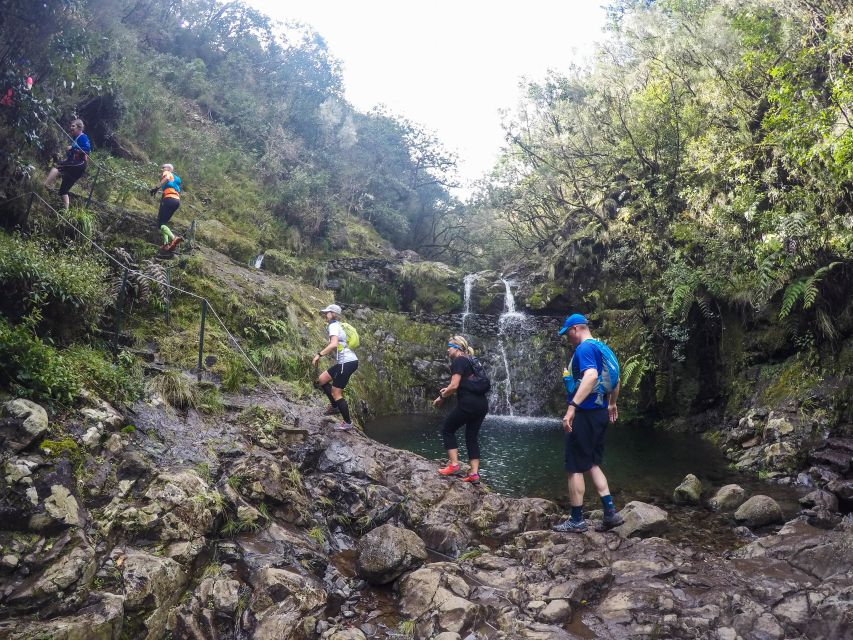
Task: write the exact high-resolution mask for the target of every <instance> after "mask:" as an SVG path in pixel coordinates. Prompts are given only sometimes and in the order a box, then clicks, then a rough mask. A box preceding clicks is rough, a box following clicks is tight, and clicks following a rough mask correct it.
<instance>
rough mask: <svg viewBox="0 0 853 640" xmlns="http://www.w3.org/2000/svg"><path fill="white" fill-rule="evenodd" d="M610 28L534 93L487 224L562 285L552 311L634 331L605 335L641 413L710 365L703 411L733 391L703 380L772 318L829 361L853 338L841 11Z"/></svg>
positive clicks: (714, 10) (486, 203)
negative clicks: (581, 63) (578, 293)
mask: <svg viewBox="0 0 853 640" xmlns="http://www.w3.org/2000/svg"><path fill="white" fill-rule="evenodd" d="M608 12H609V35H608V40H607V42H606V43H604V45H603V47H602V48H601V49H600V50H599V51H598V53H597V56H596V62H595V65H593V66H592V67H591V68H589V69H581V68H575V69H571V70H569V71H568V72H562V73H560V72H554V73H552V74H551V75H550V77H549V78H547V80H545V81H544V82H539V83H530V84H528V86H527V93H526V97H525V101H524V104H523V106H522V107H521V108H520V109H519V111H518V112H517V113H516V114H515V116H514V117H513V118H511V119H510V120H509V121H508V123H507V129H506V133H507V139H508V140H509V142H510V147H509V149H508V151H507V153H506V155H505V157H504V158H503V159H502V161H501V162H500V163H499V164H498V166H497V168H496V170H495V174H494V176H493V178H494V179H493V180H492V181H491V182H490V183H489V184H488V185H486V186H485V187H484V189H483V191H482V193H481V194H480V197H479V203H478V207H479V208H480V210H481V212H482V213H481V217H483V216H484V217H490V218H491V219H493V220H494V221H495V224H494V227H495V228H496V229H498V230H499V231H500V232H501V233H502V234H503V235H504V237H505V238H507V240H508V241H510V242H511V243H512V244H513V245H514V246H515V252H514V253H515V255H517V256H518V257H519V259H525V258H526V259H527V260H528V263H529V264H530V266H531V268H532V269H534V270H538V271H540V273H542V274H544V277H545V279H546V281H551V282H554V283H555V285H556V286H555V287H553V289H552V299H553V300H560V297H559V296H560V295H561V294H562V292H563V291H565V290H572V289H575V290H577V289H578V288H579V287H582V288H583V291H584V292H585V293H584V299H585V305H584V306H585V307H586V309H587V311H588V312H589V313H591V314H592V315H593V317H595V318H597V319H598V318H599V317H604V316H605V315H606V313H608V312H610V311H612V310H623V311H625V312H630V314H631V315H630V317H632V318H633V320H632V321H631V322H627V323H626V322H624V321H623V322H622V323H621V324H619V325H618V328H617V326H615V325H614V326H613V327H612V328H613V329H616V331H614V333H626V332H627V333H632V334H633V335H634V336H635V338H636V339H635V340H633V341H632V342H631V343H630V344H625V345H624V347H625V348H624V349H623V350H622V353H624V354H626V356H625V360H626V361H627V362H626V367H625V369H626V382H627V383H628V385H629V386H632V387H636V388H637V389H638V390H639V392H640V393H641V394H642V395H643V397H644V398H645V399H646V402H647V403H649V404H651V403H664V402H670V403H674V401H675V399H676V398H678V397H679V392H678V387H679V383H678V382H677V381H678V380H683V379H684V377H685V374H686V373H687V371H688V368H689V367H690V366H691V365H690V364H689V363H690V362H704V363H705V365H704V366H703V367H701V370H700V371H699V375H700V379H699V381H698V385H696V386H697V389H699V391H700V392H701V394H705V398H706V399H707V398H713V397H715V395H716V394H720V393H722V392H724V391H725V389H724V388H723V386H722V385H723V384H724V383H721V381H720V379H719V377H718V373H719V372H718V368H717V365H714V364H711V366H708V363H714V362H715V361H717V360H718V359H719V355H718V354H719V351H720V349H721V347H722V345H723V342H724V340H725V333H726V331H727V330H728V329H729V328H730V327H732V326H737V325H743V324H746V325H748V326H749V325H758V324H761V323H765V322H768V321H770V322H772V321H773V320H772V318H768V316H770V315H775V316H777V318H778V321H779V322H783V323H784V325H785V330H786V334H787V336H786V338H787V339H786V342H787V343H788V344H789V345H790V346H789V347H788V349H789V353H791V351H803V350H808V349H811V350H815V349H817V350H821V351H822V353H823V356H824V357H822V358H821V360H822V361H826V360H827V359H831V358H833V354H834V353H835V352H836V351H837V350H836V349H835V348H834V345H836V344H837V342H838V341H839V340H840V339H841V338H842V337H843V336H847V335H850V332H851V329H853V307H851V304H850V301H851V299H853V295H851V294H853V278H851V276H852V275H853V271H851V257H853V200H851V197H850V193H851V191H850V186H851V178H853V119H851V110H850V96H851V95H853V71H851V69H853V65H851V64H850V61H851V59H853V31H851V29H850V17H849V11H848V10H847V8H846V5H845V3H841V2H836V1H834V0H819V1H817V2H805V1H802V2H801V1H797V0H795V1H793V2H787V3H778V2H771V1H769V0H740V1H738V2H722V1H712V0H700V1H699V2H678V1H670V0H657V1H653V2H648V1H645V0H617V1H616V2H612V3H611V4H610V6H609V7H608ZM543 290H544V291H547V289H542V288H540V290H539V293H541V292H542V291H543ZM573 304H577V302H574V301H573ZM547 305H548V301H547V300H537V306H547ZM578 306H580V305H578ZM599 314H600V315H599ZM636 325H641V326H642V327H643V331H637V330H635V328H634V327H635V326H636ZM599 326H601V325H599ZM730 355H734V356H735V357H739V356H737V354H730ZM694 400H702V397H700V396H695V397H694Z"/></svg>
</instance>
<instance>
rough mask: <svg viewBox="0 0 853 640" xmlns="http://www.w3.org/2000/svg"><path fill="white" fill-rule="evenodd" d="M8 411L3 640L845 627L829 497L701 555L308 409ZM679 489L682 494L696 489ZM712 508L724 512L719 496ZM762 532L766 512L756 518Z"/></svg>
mask: <svg viewBox="0 0 853 640" xmlns="http://www.w3.org/2000/svg"><path fill="white" fill-rule="evenodd" d="M91 405H92V406H90V407H87V408H86V409H84V410H83V411H81V412H74V413H71V414H68V415H64V416H52V417H51V421H50V424H49V423H48V416H47V414H46V413H45V412H44V410H43V409H42V408H41V407H39V406H38V405H34V404H32V403H29V402H27V401H21V400H17V401H13V402H10V403H6V406H5V408H4V416H5V417H4V419H3V421H2V423H0V434H2V443H0V447H2V469H3V474H2V479H0V489H2V491H0V496H2V497H0V546H1V547H2V548H1V549H0V638H2V639H15V640H21V639H24V638H27V639H35V638H53V639H65V640H71V639H83V638H86V639H108V638H109V639H118V638H133V639H136V638H150V639H155V638H198V639H202V638H204V639H208V638H221V639H232V638H233V639H237V638H258V639H273V638H275V639H291V638H292V639H294V640H295V639H313V638H331V639H334V640H347V639H349V640H358V639H362V638H392V637H393V638H401V637H414V638H436V639H440V640H453V639H457V640H459V639H462V638H480V639H485V638H531V639H543V640H544V639H550V638H554V639H561V638H718V639H721V640H722V639H736V638H744V639H749V638H773V639H780V640H781V639H793V638H815V639H817V638H845V637H849V633H850V629H851V628H853V519H851V517H850V516H849V515H848V516H846V517H842V515H841V514H840V513H838V511H837V509H838V505H837V502H836V503H835V504H833V503H832V501H831V500H830V499H828V498H827V496H825V495H824V494H822V493H817V494H814V495H812V496H811V501H812V503H811V504H810V505H809V506H808V509H807V510H806V511H804V512H803V513H801V514H799V515H798V516H797V517H795V518H794V519H793V520H791V521H789V522H787V523H786V524H784V525H783V526H782V527H781V528H779V529H772V530H770V531H769V532H768V531H767V530H766V529H765V530H761V529H756V532H757V533H758V534H759V537H753V534H751V533H749V532H747V531H744V535H745V536H747V537H745V538H744V543H743V545H742V546H741V547H739V548H737V549H736V550H732V551H731V552H726V553H709V552H707V551H704V550H700V549H697V548H694V547H692V546H691V545H690V544H689V541H680V542H673V541H670V540H668V539H666V537H665V536H666V528H667V523H668V520H669V516H668V514H667V513H666V511H664V510H662V509H660V508H659V507H656V506H654V505H649V504H645V503H642V502H636V501H635V502H632V503H630V504H628V505H626V506H625V508H624V510H623V515H625V516H626V525H624V526H623V527H620V528H619V529H618V530H614V531H612V532H606V533H597V532H595V531H593V530H590V532H588V533H586V534H581V535H578V534H558V533H554V532H552V531H550V525H552V524H553V523H555V522H556V521H557V520H558V519H560V518H561V517H562V514H561V513H560V509H559V507H558V506H557V505H555V504H554V503H553V502H550V501H548V500H544V499H537V498H519V499H513V498H508V497H505V496H501V495H498V494H496V493H492V492H490V491H488V489H487V487H485V486H484V485H481V486H479V487H476V486H470V485H466V484H463V483H461V482H458V481H454V480H448V479H445V478H441V477H439V476H438V475H437V474H436V473H435V464H434V463H433V462H430V461H428V460H426V459H424V458H422V457H419V456H417V455H414V454H410V453H406V452H402V451H398V450H395V449H392V448H390V447H387V446H384V445H381V444H379V443H377V442H375V441H373V440H371V439H369V438H367V437H366V436H364V435H363V434H361V433H359V432H350V433H346V432H344V433H341V432H334V431H332V430H331V428H330V425H329V424H328V423H324V421H323V418H321V416H320V412H319V410H318V409H315V408H311V407H304V406H298V405H295V404H282V403H281V402H280V401H279V400H278V399H276V398H274V397H268V396H262V395H258V396H253V397H232V398H228V401H227V402H226V410H225V412H224V413H223V414H222V415H218V416H202V415H199V414H197V413H196V412H195V411H192V410H191V411H189V412H188V413H180V412H176V411H175V410H173V409H172V408H170V407H168V406H166V405H164V404H163V403H162V402H158V401H157V400H156V399H155V401H153V402H149V403H138V404H137V405H135V406H134V407H133V408H132V410H130V411H128V412H126V413H124V414H123V413H120V412H118V411H116V410H115V409H113V408H112V407H110V406H109V405H107V404H106V403H103V402H101V401H98V400H95V399H91ZM685 490H686V489H685ZM721 508H723V507H722V506H721ZM744 523H745V524H747V525H753V526H754V527H759V526H760V525H761V524H762V523H761V522H759V521H757V520H756V521H754V522H753V521H746V520H745V521H744Z"/></svg>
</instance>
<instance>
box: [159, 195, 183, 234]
mask: <svg viewBox="0 0 853 640" xmlns="http://www.w3.org/2000/svg"><path fill="white" fill-rule="evenodd" d="M180 206H181V201H180V200H178V199H177V198H163V199H162V200H160V210H159V211H158V212H157V228H158V229H159V228H160V227H162V226H163V225H164V224H169V220H171V219H172V216H173V215H175V211H177V210H178V207H180Z"/></svg>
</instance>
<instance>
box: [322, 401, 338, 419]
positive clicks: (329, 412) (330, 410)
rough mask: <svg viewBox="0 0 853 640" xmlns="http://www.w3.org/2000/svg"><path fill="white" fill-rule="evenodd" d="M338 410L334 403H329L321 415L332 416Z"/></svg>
mask: <svg viewBox="0 0 853 640" xmlns="http://www.w3.org/2000/svg"><path fill="white" fill-rule="evenodd" d="M340 412H341V410H340V409H338V408H337V407H336V406H335V405H333V404H330V405H329V406H328V407H326V410H325V411H324V412H323V415H324V416H334V415H337V414H339V413H340Z"/></svg>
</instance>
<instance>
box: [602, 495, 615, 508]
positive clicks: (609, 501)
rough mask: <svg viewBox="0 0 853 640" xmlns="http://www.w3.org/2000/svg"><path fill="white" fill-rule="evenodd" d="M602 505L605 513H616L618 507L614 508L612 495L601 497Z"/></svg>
mask: <svg viewBox="0 0 853 640" xmlns="http://www.w3.org/2000/svg"><path fill="white" fill-rule="evenodd" d="M601 504H602V506H603V507H604V510H605V511H616V507H614V506H613V496H611V495H606V496H601Z"/></svg>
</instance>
